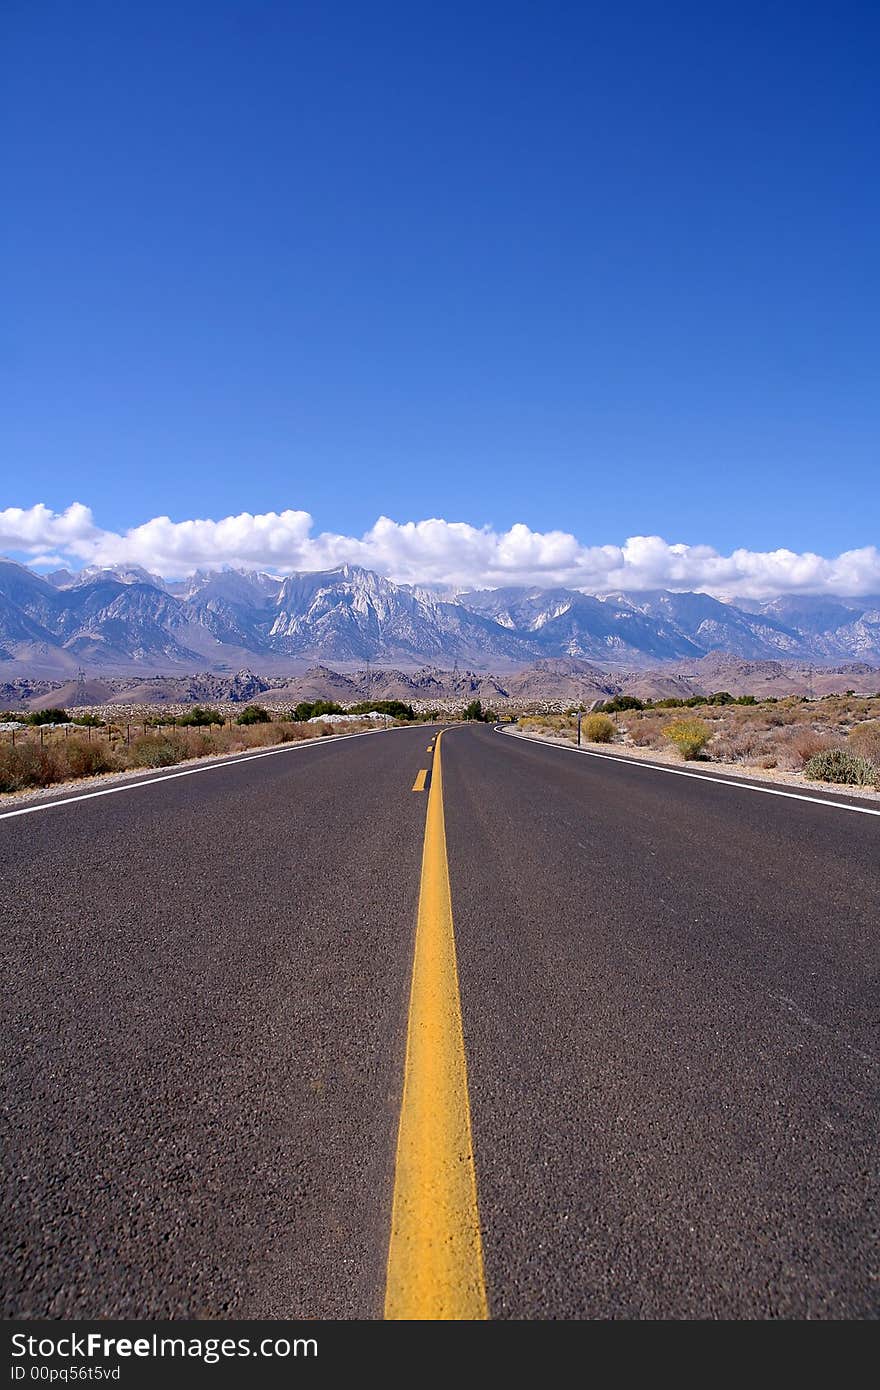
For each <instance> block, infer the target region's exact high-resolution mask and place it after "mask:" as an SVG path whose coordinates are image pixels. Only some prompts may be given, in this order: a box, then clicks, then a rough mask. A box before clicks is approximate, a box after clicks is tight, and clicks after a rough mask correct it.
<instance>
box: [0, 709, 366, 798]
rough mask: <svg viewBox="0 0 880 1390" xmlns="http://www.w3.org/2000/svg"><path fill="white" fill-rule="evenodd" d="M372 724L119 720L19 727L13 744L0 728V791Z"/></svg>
mask: <svg viewBox="0 0 880 1390" xmlns="http://www.w3.org/2000/svg"><path fill="white" fill-rule="evenodd" d="M372 727H373V726H372V724H371V723H370V722H369V721H368V720H367V721H365V722H364V723H363V724H360V723H351V724H340V725H335V726H334V725H333V724H332V723H327V724H295V723H289V722H286V723H281V722H278V723H275V722H272V723H268V724H252V725H249V726H248V725H245V726H242V725H231V726H228V727H222V728H221V727H217V726H215V727H212V728H210V729H204V728H188V729H178V728H171V727H168V728H166V729H150V730H149V731H148V732H144V733H137V732H136V731H131V736H130V737H129V736H128V734H127V731H126V729H125V726H122V727H115V728H110V729H93V730H92V736H91V739H89V738H87V737H86V735H85V734H84V733H80V732H76V733H74V732H73V731H71V730H66V731H65V730H63V729H54V730H52V729H44V731H43V739H42V742H41V740H40V732H39V730H38V729H27V730H18V731H17V732H16V736H15V743H14V744H13V742H12V737H11V734H9V733H3V734H0V793H2V792H18V791H24V790H27V789H28V788H31V787H50V786H52V785H54V784H55V783H56V782H66V781H70V780H73V779H79V778H82V777H93V776H96V775H97V774H98V773H102V772H121V771H125V770H126V769H129V768H132V769H136V768H161V767H173V766H174V765H175V764H176V763H182V762H186V761H187V760H189V759H192V758H206V757H211V756H216V755H217V754H223V753H243V752H246V751H247V749H249V748H268V747H271V746H272V745H273V744H279V743H293V742H302V741H305V740H309V739H314V738H326V737H329V736H332V735H334V734H342V733H346V734H349V733H358V732H360V731H362V730H363V729H367V728H372Z"/></svg>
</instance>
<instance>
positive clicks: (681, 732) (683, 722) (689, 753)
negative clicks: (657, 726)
mask: <svg viewBox="0 0 880 1390" xmlns="http://www.w3.org/2000/svg"><path fill="white" fill-rule="evenodd" d="M711 734H712V730H711V729H710V728H709V725H708V724H706V723H705V722H704V721H703V720H702V719H676V721H675V723H673V724H667V726H666V728H665V729H664V730H663V736H664V738H668V739H669V741H670V742H671V743H674V744H675V746H676V748H677V749H678V751H679V753H680V754H681V756H682V757H683V758H684V760H685V762H688V761H689V760H690V759H691V758H696V757H698V756H699V755H700V753H702V751H703V749H704V748H705V747H706V744H707V743H708V742H709V738H710V737H711Z"/></svg>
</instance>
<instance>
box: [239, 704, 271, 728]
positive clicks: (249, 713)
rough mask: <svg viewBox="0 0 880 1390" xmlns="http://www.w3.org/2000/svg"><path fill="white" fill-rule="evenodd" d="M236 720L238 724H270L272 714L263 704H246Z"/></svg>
mask: <svg viewBox="0 0 880 1390" xmlns="http://www.w3.org/2000/svg"><path fill="white" fill-rule="evenodd" d="M235 722H236V724H268V723H269V722H270V716H269V713H268V711H267V710H264V709H263V706H262V705H245V707H244V709H243V710H242V712H241V714H240V715H239V716H238V718H237V719H236V721H235Z"/></svg>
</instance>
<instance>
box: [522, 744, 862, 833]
mask: <svg viewBox="0 0 880 1390" xmlns="http://www.w3.org/2000/svg"><path fill="white" fill-rule="evenodd" d="M495 732H496V734H510V733H511V732H512V731H511V730H509V729H499V728H496V729H495ZM515 737H516V738H525V739H528V741H529V742H530V743H540V744H543V746H544V747H545V748H558V749H559V751H560V752H561V753H584V754H586V756H587V757H588V758H604V760H605V761H606V762H608V763H625V764H626V765H627V767H643V768H647V769H648V770H649V771H650V772H671V773H672V775H673V777H696V778H697V780H698V781H699V782H714V783H715V784H716V785H718V786H722V787H738V788H739V790H740V791H742V792H763V793H764V795H765V796H785V797H788V799H789V800H790V801H811V802H812V803H813V804H814V805H815V806H833V807H834V809H835V811H858V812H859V813H860V814H861V815H863V816H880V810H875V809H874V807H873V806H850V804H849V803H848V802H846V801H829V800H828V799H827V797H824V796H808V795H807V794H806V792H784V791H780V789H779V788H778V787H756V786H755V785H754V784H753V783H752V782H735V781H734V780H733V778H731V777H716V776H713V775H707V774H706V773H705V772H686V771H685V770H684V768H683V767H662V766H661V764H660V763H649V762H642V759H641V758H627V757H624V756H619V755H618V756H615V754H614V753H596V752H594V751H593V749H592V748H575V747H571V748H566V747H565V745H564V744H562V743H550V742H548V740H547V739H543V738H533V737H532V736H531V735H530V734H516V735H515Z"/></svg>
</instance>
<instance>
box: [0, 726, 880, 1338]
mask: <svg viewBox="0 0 880 1390" xmlns="http://www.w3.org/2000/svg"><path fill="white" fill-rule="evenodd" d="M432 741H433V731H432V730H430V729H427V730H426V729H425V728H424V727H418V728H414V729H401V730H393V731H390V732H388V733H377V734H369V735H367V736H365V737H360V738H350V739H346V740H341V741H339V742H336V741H330V740H327V741H324V742H321V743H316V744H309V745H304V746H288V747H287V748H285V750H284V751H282V752H280V753H278V754H273V755H272V756H263V757H258V758H245V759H242V760H239V761H236V762H230V763H228V764H225V765H224V766H222V767H213V768H212V769H211V770H210V771H209V772H205V773H197V774H194V775H187V776H183V777H181V776H176V777H175V776H172V777H169V776H152V777H150V778H148V779H145V780H144V783H143V784H142V785H138V786H137V787H136V788H135V789H133V790H130V791H125V792H121V793H118V794H113V795H109V796H101V797H91V798H89V799H83V798H82V797H81V796H80V795H79V794H77V793H68V794H66V795H65V794H63V793H59V794H58V796H57V797H56V798H53V800H54V801H56V802H60V801H64V802H65V803H66V804H63V805H61V804H58V805H52V806H49V807H47V808H46V809H42V810H40V811H38V812H35V813H33V814H27V815H22V816H13V817H5V818H0V873H2V904H3V912H2V916H3V930H2V941H0V948H2V952H3V961H2V966H3V975H4V981H5V990H4V995H5V1004H4V1028H3V1033H4V1039H5V1043H4V1048H5V1051H6V1053H7V1057H6V1063H5V1066H4V1069H3V1077H4V1079H3V1089H4V1095H3V1127H4V1136H3V1142H4V1150H5V1154H6V1159H5V1163H4V1169H5V1173H6V1182H5V1191H4V1201H3V1215H2V1244H3V1253H2V1257H0V1259H2V1264H0V1282H2V1287H3V1293H4V1299H3V1302H4V1310H5V1314H6V1316H10V1317H14V1318H37V1317H40V1318H43V1317H48V1318H65V1317H81V1318H84V1317H88V1318H94V1317H120V1318H121V1317H128V1318H134V1317H141V1318H167V1317H172V1318H176V1317H195V1318H225V1317H240V1318H248V1317H267V1318H269V1317H271V1318H275V1317H280V1318H301V1317H306V1318H352V1317H361V1318H363V1317H367V1318H372V1317H381V1316H382V1315H383V1309H384V1310H385V1311H387V1307H388V1305H387V1302H386V1299H387V1297H389V1296H390V1295H388V1294H387V1292H386V1281H388V1282H389V1284H390V1281H391V1277H392V1276H391V1269H392V1263H393V1262H392V1261H391V1260H390V1259H389V1233H390V1232H391V1231H392V1230H393V1229H395V1223H396V1222H397V1220H398V1215H399V1213H400V1212H404V1214H407V1213H409V1214H410V1215H411V1214H412V1211H413V1210H417V1204H418V1200H421V1201H422V1202H424V1201H425V1200H426V1199H425V1197H424V1194H422V1197H421V1198H418V1196H417V1199H413V1200H414V1201H416V1207H413V1206H412V1203H411V1202H410V1198H409V1196H408V1189H407V1186H406V1184H407V1183H408V1182H409V1183H410V1184H412V1182H413V1178H412V1172H411V1165H410V1167H407V1164H408V1159H407V1149H406V1146H405V1135H404V1119H403V1116H405V1114H406V1105H405V1104H404V1105H403V1106H402V1096H404V1094H405V1090H406V1091H408V1093H409V1095H410V1099H411V1100H412V1097H413V1096H415V1097H416V1099H418V1086H419V1084H420V1083H419V1075H420V1073H419V1071H418V1067H419V1065H421V1066H422V1067H424V1066H425V1065H430V1064H431V1058H432V1057H433V1055H434V1053H433V1052H432V1051H431V1050H430V1049H429V1051H428V1060H427V1063H426V1062H425V1061H424V1060H423V1061H422V1062H421V1063H419V1059H418V1048H417V1046H415V1044H414V1041H413V1040H414V1037H416V1034H417V1030H418V1026H419V1021H418V1019H416V1018H415V1013H416V1011H417V1009H418V1008H423V1009H428V1010H431V1009H433V1008H434V1007H435V1004H436V998H435V996H436V995H437V993H438V991H439V992H441V993H442V992H443V991H445V994H444V995H443V999H441V1001H440V1003H439V1004H437V1007H438V1008H439V1009H441V1010H442V1009H443V1008H445V1009H446V1010H447V1014H446V1015H443V1016H442V1018H441V1022H443V1018H446V1019H447V1021H448V1027H446V1023H443V1027H444V1028H445V1029H446V1031H445V1032H443V1031H442V1029H441V1032H440V1033H438V1034H437V1036H438V1037H439V1038H440V1042H438V1044H437V1047H438V1048H439V1049H440V1050H441V1052H442V1049H443V1048H447V1047H448V1048H449V1049H451V1052H450V1056H451V1057H452V1063H451V1064H450V1066H449V1067H445V1068H443V1069H442V1074H440V1075H439V1079H437V1080H436V1081H432V1082H431V1083H430V1084H431V1088H432V1089H431V1091H430V1094H431V1096H432V1097H433V1095H434V1094H435V1092H434V1089H433V1088H434V1087H435V1086H436V1087H437V1105H436V1110H437V1112H438V1113H446V1112H447V1111H448V1114H449V1116H450V1117H451V1118H450V1120H449V1126H448V1128H449V1132H450V1133H453V1132H454V1126H455V1124H456V1123H458V1121H460V1120H461V1114H462V1111H461V1102H462V1100H463V1101H464V1103H465V1110H464V1112H463V1113H464V1117H465V1121H466V1120H467V1113H468V1112H467V1105H468V1104H469V1120H470V1132H469V1136H468V1143H469V1144H472V1163H473V1169H474V1170H475V1175H476V1200H477V1202H478V1216H477V1217H476V1220H477V1221H478V1227H477V1228H476V1229H475V1240H476V1243H477V1246H476V1248H477V1256H478V1257H479V1258H481V1261H482V1267H481V1268H480V1269H478V1270H477V1276H478V1277H479V1279H482V1280H483V1281H484V1288H483V1290H482V1292H481V1289H480V1288H475V1289H474V1290H472V1293H473V1295H474V1298H475V1300H476V1302H474V1303H473V1304H472V1305H468V1306H473V1307H479V1298H480V1297H482V1296H483V1295H484V1302H485V1309H486V1311H488V1315H489V1316H491V1317H493V1318H545V1319H548V1318H730V1317H734V1318H735V1317H752V1318H776V1317H782V1318H844V1317H848V1318H870V1317H876V1316H877V1314H878V1310H880V1248H878V1231H880V1210H878V1208H880V1201H878V1195H880V1165H878V1155H880V1138H878V1135H880V1130H878V1123H877V1121H878V1080H880V1047H878V1022H880V1008H878V1000H880V993H878V949H877V947H878V923H880V817H877V816H872V815H864V814H859V813H853V812H851V811H844V810H842V809H840V806H839V805H826V804H819V803H813V802H809V801H806V800H797V799H788V798H782V797H776V796H770V795H766V794H759V793H757V792H754V791H751V790H749V789H748V788H747V787H735V786H730V785H724V784H723V783H721V782H713V781H712V780H711V779H705V780H703V779H691V778H683V777H677V776H671V775H664V774H662V773H660V772H655V771H653V770H652V769H651V768H650V767H646V766H644V765H642V764H639V763H636V762H627V761H623V760H611V759H608V758H596V757H591V756H584V755H580V754H578V753H576V752H574V751H569V750H566V749H561V748H556V747H551V746H546V745H540V744H537V743H534V742H530V741H527V740H524V739H519V738H515V737H511V736H510V735H508V734H504V733H501V732H496V731H494V730H493V729H492V728H490V727H479V726H460V727H452V728H450V729H448V730H447V731H446V732H445V733H444V734H443V737H442V742H441V745H440V747H441V749H442V787H441V788H440V790H441V797H440V802H441V809H442V811H443V812H445V844H444V829H443V817H442V816H441V817H440V821H439V822H437V821H436V818H435V824H434V830H433V831H432V832H431V834H432V835H433V836H434V841H433V843H434V851H432V853H434V852H435V851H436V853H435V858H434V859H433V860H432V861H431V863H433V864H434V869H433V870H432V872H434V873H435V878H436V882H435V884H434V888H433V889H431V890H430V891H429V890H427V889H425V888H424V883H423V876H424V875H425V874H427V873H428V871H429V867H430V866H429V855H428V838H429V836H428V835H427V834H426V808H427V805H428V803H429V801H430V799H431V797H432V792H433V791H434V790H436V788H435V783H436V782H438V781H439V779H438V778H437V776H436V773H434V776H433V777H432V776H431V775H429V776H428V777H427V778H419V777H418V774H419V772H420V770H422V769H427V770H428V773H429V774H431V770H432V766H433V764H434V761H435V760H436V759H437V756H438V754H437V751H436V749H435V751H434V752H433V753H429V752H428V751H427V750H428V744H429V743H430V742H432ZM420 782H425V783H426V784H427V789H426V790H419V791H416V790H413V788H414V786H418V785H419V783H420ZM71 797H72V798H73V799H70V798H71ZM828 800H829V801H834V800H835V798H833V797H829V798H828ZM837 800H838V801H839V802H843V801H846V800H847V799H846V798H838V799H837ZM850 800H851V801H852V803H853V804H857V803H856V802H855V800H854V799H850ZM5 809H6V808H4V807H2V806H0V813H2V812H3V811H4V810H5ZM428 820H429V822H430V820H431V817H430V816H429V817H428ZM423 855H424V857H423ZM447 866H448V873H447ZM420 886H421V888H422V890H423V891H422V898H421V903H422V906H421V908H420ZM444 893H448V895H449V896H451V906H452V916H453V918H454V939H455V952H453V954H452V957H451V958H450V957H449V956H448V954H447V956H446V957H444V958H443V960H441V961H440V966H439V967H438V969H441V974H440V975H438V977H437V979H438V980H439V981H440V983H439V984H438V983H437V982H436V981H433V979H432V980H429V981H428V985H427V986H426V989H425V991H424V1000H425V1001H427V1002H423V1003H422V1004H419V1002H418V997H417V995H418V991H417V990H416V988H415V981H414V979H413V976H414V965H413V961H414V943H416V941H417V939H418V940H421V939H422V936H421V934H422V933H423V932H425V931H427V930H428V926H427V925H426V923H427V918H428V916H430V913H431V912H435V916H436V913H439V914H440V916H439V917H437V920H438V921H440V920H441V919H442V906H443V900H444V898H443V895H444ZM435 899H436V902H438V903H439V904H440V906H439V907H437V908H436V911H435V908H434V906H432V905H433V904H434V903H435ZM423 917H424V918H425V922H423ZM438 942H439V947H438V949H440V947H442V945H443V942H442V939H441V938H440V937H438ZM456 952H457V983H458V988H457V990H456V989H455V953H456ZM416 958H417V959H418V951H417V952H416ZM438 959H439V957H438ZM444 961H445V965H444ZM444 970H445V974H443V973H442V972H443V971H444ZM411 984H412V985H413V989H412V996H411ZM459 1002H460V1010H459ZM438 1016H439V1015H438ZM429 1022H430V1020H429ZM438 1026H439V1025H438ZM425 1036H429V1035H428V1034H426V1035H425ZM431 1036H433V1035H431ZM462 1036H463V1053H462V1056H461V1058H460V1059H459V1060H460V1065H459V1063H458V1062H457V1061H456V1059H455V1056H454V1055H453V1054H454V1053H455V1049H456V1047H459V1048H460V1040H461V1038H462ZM408 1037H409V1041H408ZM457 1040H458V1041H457ZM416 1042H417V1037H416ZM465 1059H466V1084H465V1078H464V1071H465ZM405 1076H406V1078H407V1081H406V1087H405V1085H404V1078H405ZM447 1086H448V1087H449V1088H451V1094H452V1102H451V1103H450V1104H449V1105H446V1100H445V1098H444V1095H443V1094H441V1093H442V1092H443V1088H444V1087H447ZM456 1088H457V1089H456ZM456 1106H457V1107H458V1109H456ZM428 1109H429V1110H430V1111H433V1107H431V1106H429V1107H428ZM456 1116H457V1117H458V1119H456ZM428 1119H429V1121H430V1120H431V1115H430V1114H429V1116H428ZM413 1123H414V1124H415V1125H416V1129H417V1127H418V1124H419V1123H422V1124H424V1123H425V1121H424V1119H422V1120H421V1121H420V1120H419V1119H418V1117H416V1120H415V1121H413ZM432 1142H433V1140H432ZM438 1142H443V1141H442V1140H441V1141H438ZM468 1160H469V1161H470V1154H469V1155H468ZM427 1190H428V1200H430V1193H431V1191H432V1190H433V1189H432V1188H431V1184H430V1181H429V1182H428V1189H427ZM437 1190H438V1192H439V1188H438V1189H437ZM469 1191H472V1186H471V1188H468V1186H467V1183H465V1185H464V1187H463V1188H462V1192H463V1194H464V1195H463V1196H462V1197H461V1199H460V1200H461V1203H462V1204H463V1205H464V1207H466V1206H467V1202H468V1192H469ZM446 1200H447V1199H446V1198H445V1197H444V1198H443V1201H446ZM457 1200H459V1199H458V1198H457V1197H456V1195H455V1193H452V1195H451V1196H449V1198H448V1201H449V1203H450V1204H452V1205H453V1206H454V1204H455V1202H456V1201H457ZM443 1201H441V1200H440V1198H439V1197H438V1209H439V1208H442V1206H443ZM408 1203H409V1205H408ZM474 1210H475V1211H476V1208H474ZM433 1214H434V1216H436V1211H435V1212H434V1213H433ZM462 1219H463V1229H464V1227H466V1226H467V1220H468V1219H469V1218H468V1213H467V1211H465V1212H464V1216H463V1218H462ZM480 1246H481V1251H480V1248H479V1247H480ZM401 1267H402V1268H405V1267H406V1265H405V1261H404V1263H403V1265H402V1266H401ZM404 1306H405V1305H404ZM389 1315H397V1316H408V1315H410V1314H407V1313H406V1312H403V1313H400V1312H398V1313H396V1314H389ZM460 1315H462V1316H471V1315H473V1316H482V1315H483V1314H481V1313H479V1312H475V1313H473V1314H471V1313H462V1314H460Z"/></svg>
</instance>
